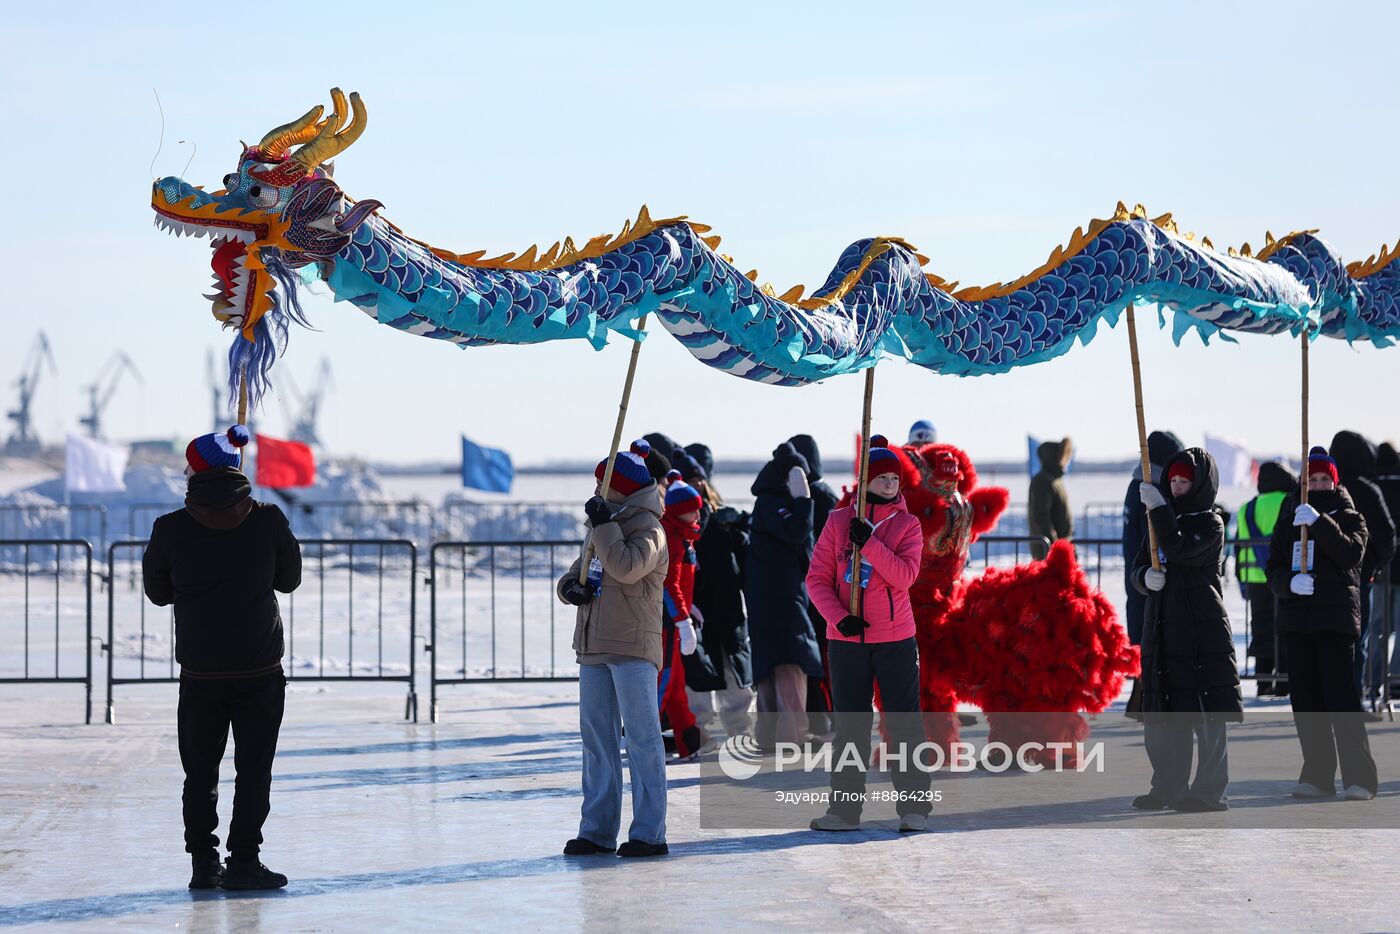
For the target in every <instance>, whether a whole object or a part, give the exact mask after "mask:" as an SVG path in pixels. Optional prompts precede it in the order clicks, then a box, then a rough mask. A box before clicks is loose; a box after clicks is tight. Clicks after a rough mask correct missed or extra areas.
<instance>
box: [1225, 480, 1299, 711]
mask: <svg viewBox="0 0 1400 934" xmlns="http://www.w3.org/2000/svg"><path fill="white" fill-rule="evenodd" d="M1297 489H1298V477H1297V475H1296V474H1294V473H1293V471H1292V470H1290V469H1289V467H1288V465H1287V464H1282V463H1279V462H1278V461H1265V462H1264V463H1262V464H1260V465H1259V480H1258V490H1259V495H1258V496H1255V497H1254V498H1253V499H1251V500H1250V501H1249V502H1247V503H1245V504H1244V505H1243V506H1241V507H1240V512H1239V524H1238V526H1237V527H1236V534H1235V539H1236V545H1235V577H1236V578H1237V579H1238V580H1239V582H1240V595H1241V596H1243V597H1244V598H1245V600H1246V601H1247V602H1248V603H1249V617H1250V624H1251V625H1250V639H1249V646H1248V647H1247V648H1246V649H1245V654H1246V655H1253V656H1254V662H1255V664H1254V672H1255V675H1256V676H1257V680H1256V682H1255V684H1256V686H1257V688H1258V694H1259V696H1260V697H1287V696H1288V680H1287V679H1286V678H1277V679H1276V678H1272V677H1269V675H1281V674H1285V673H1286V672H1287V671H1288V662H1287V656H1286V655H1284V654H1283V640H1282V638H1280V637H1279V635H1278V633H1277V631H1275V629H1274V613H1275V610H1276V604H1277V602H1278V601H1277V600H1275V599H1274V592H1273V591H1272V590H1270V589H1269V582H1268V579H1267V578H1266V577H1265V576H1264V566H1265V565H1266V564H1267V563H1268V561H1269V546H1268V545H1267V544H1266V543H1267V541H1268V539H1269V536H1270V535H1273V534H1274V527H1275V526H1276V525H1277V524H1278V522H1279V520H1280V519H1283V520H1284V521H1285V522H1288V521H1292V517H1288V518H1284V516H1283V513H1282V512H1280V509H1281V508H1282V506H1283V501H1284V500H1285V499H1287V498H1288V494H1289V493H1292V492H1295V491H1296V490H1297ZM1227 525H1228V523H1227ZM1247 541H1255V542H1259V543H1260V544H1258V545H1253V546H1245V545H1243V544H1240V543H1242V542H1247Z"/></svg>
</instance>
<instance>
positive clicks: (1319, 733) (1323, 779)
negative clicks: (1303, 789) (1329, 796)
mask: <svg viewBox="0 0 1400 934" xmlns="http://www.w3.org/2000/svg"><path fill="white" fill-rule="evenodd" d="M1283 638H1284V642H1285V643H1286V644H1287V646H1288V668H1289V671H1288V678H1289V685H1290V687H1291V693H1292V695H1293V713H1294V717H1293V722H1294V724H1295V726H1296V727H1297V730H1298V745H1300V746H1302V747H1303V771H1302V773H1301V774H1300V775H1299V776H1298V781H1300V782H1306V783H1307V784H1309V785H1315V786H1317V787H1318V788H1321V789H1323V790H1324V791H1335V790H1336V784H1335V781H1336V775H1337V763H1338V760H1340V762H1341V766H1342V787H1343V788H1344V789H1345V788H1350V787H1351V786H1352V785H1360V786H1361V787H1362V788H1365V789H1366V790H1367V791H1370V792H1371V793H1372V794H1374V793H1375V791H1376V789H1377V787H1378V785H1379V782H1378V780H1377V778H1376V761H1375V760H1374V759H1372V758H1371V744H1370V742H1369V741H1368V740H1367V739H1366V723H1365V721H1364V720H1363V719H1362V715H1361V713H1360V705H1361V696H1360V694H1359V693H1358V691H1357V688H1356V680H1355V678H1354V677H1353V671H1352V657H1353V653H1354V652H1355V650H1356V639H1355V638H1354V637H1352V636H1351V635H1348V634H1346V633H1340V632H1314V633H1296V632H1290V633H1285V634H1284V637H1283Z"/></svg>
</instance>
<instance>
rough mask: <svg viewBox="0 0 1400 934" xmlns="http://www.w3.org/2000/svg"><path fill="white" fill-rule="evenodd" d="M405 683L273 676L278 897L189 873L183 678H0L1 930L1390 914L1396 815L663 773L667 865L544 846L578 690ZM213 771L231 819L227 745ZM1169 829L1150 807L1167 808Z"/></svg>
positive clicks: (947, 922)
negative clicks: (425, 692)
mask: <svg viewBox="0 0 1400 934" xmlns="http://www.w3.org/2000/svg"><path fill="white" fill-rule="evenodd" d="M401 690H402V686H401V685H390V684H385V685H342V684H331V685H324V686H322V685H293V686H292V687H290V688H289V691H288V704H287V721H286V723H285V725H284V727H283V730H282V742H281V747H280V753H279V756H278V760H277V765H276V770H275V780H274V785H273V797H272V807H273V810H272V816H271V818H270V820H269V823H268V827H267V844H266V846H265V849H264V854H263V855H264V859H265V861H266V862H267V863H268V864H269V865H271V866H272V867H273V868H274V869H277V870H279V871H282V872H285V873H287V875H288V876H290V877H291V880H292V881H291V884H290V886H289V887H288V888H287V889H285V890H283V891H281V892H275V893H270V894H266V893H265V894H254V893H245V894H237V895H234V894H225V893H221V892H212V893H199V894H194V893H191V892H189V891H187V890H186V889H185V883H186V881H187V879H188V874H189V864H188V861H187V857H186V856H185V854H184V853H183V852H182V844H181V827H180V809H179V793H180V782H181V775H180V769H179V762H178V758H177V755H176V748H175V729H174V697H175V688H174V687H173V686H171V685H153V686H142V687H131V688H128V689H127V691H126V693H125V694H124V695H123V699H122V703H121V711H122V716H121V717H120V718H119V721H118V723H117V725H115V726H104V725H93V726H90V727H84V726H76V725H72V724H73V718H72V716H71V711H70V709H69V708H70V706H71V704H70V701H69V697H70V695H71V693H72V689H71V688H66V689H65V688H60V687H47V686H46V687H31V688H29V689H21V688H17V687H15V686H0V748H3V749H4V755H3V757H0V841H3V842H0V879H2V880H3V885H0V927H11V926H13V927H16V928H19V929H25V930H30V929H32V930H38V931H44V930H51V931H58V930H64V931H67V930H89V929H91V930H96V929H104V930H105V929H109V928H117V929H128V930H140V931H153V930H195V931H239V932H246V931H255V930H267V931H277V932H288V931H331V930H334V931H386V930H411V931H423V930H433V929H454V930H468V929H473V930H493V929H531V930H538V929H550V930H572V929H588V930H663V929H674V930H713V929H715V928H721V927H722V928H726V929H729V930H755V929H771V928H804V929H808V930H841V929H847V928H855V929H880V930H914V929H930V928H940V927H949V928H951V927H957V928H962V929H966V928H969V927H972V928H977V929H992V930H1052V929H1065V928H1075V929H1080V930H1084V929H1095V930H1110V931H1112V930H1186V929H1201V928H1207V927H1209V928H1212V929H1214V928H1220V929H1230V928H1243V927H1246V926H1247V927H1249V928H1260V929H1274V930H1338V929H1341V930H1383V929H1385V930H1394V929H1396V927H1397V925H1398V924H1400V895H1397V893H1396V892H1395V891H1394V890H1393V889H1392V888H1390V887H1389V886H1387V885H1385V884H1384V882H1383V878H1384V877H1383V876H1379V875H1378V873H1379V872H1381V871H1383V869H1384V867H1385V866H1386V865H1388V863H1389V861H1390V858H1391V855H1392V850H1393V847H1394V845H1395V843H1396V841H1397V835H1396V832H1395V831H1392V830H1384V831H1383V830H1262V829H1254V830H1228V829H1204V828H1197V829H1161V830H1158V829H1125V828H1122V827H1114V826H1105V827H1102V828H1097V827H1096V828H1094V829H1077V830H1068V829H1045V828H1043V827H1036V826H1029V825H1028V826H1010V827H1008V826H1006V825H1005V824H1004V823H999V824H998V825H997V829H978V828H977V827H976V826H975V825H969V824H967V823H966V822H958V823H957V824H956V825H955V826H954V827H952V828H948V827H945V828H944V829H942V830H940V828H939V822H938V819H937V816H936V815H935V819H934V822H933V824H932V828H933V832H930V833H926V834H921V835H909V836H900V835H898V834H896V833H894V832H892V830H891V822H890V821H889V820H887V819H877V820H874V821H873V822H872V823H871V825H870V826H869V829H867V830H862V831H861V832H858V833H855V834H849V835H838V836H836V837H833V836H829V835H819V834H815V833H811V832H807V831H759V832H754V831H714V830H702V829H701V828H700V820H699V814H698V809H699V807H700V804H699V799H700V795H699V788H700V785H701V766H699V765H696V764H687V765H678V766H672V767H671V769H670V773H669V774H670V779H671V790H670V817H669V822H668V823H669V839H670V843H671V847H672V850H671V856H669V857H667V858H665V859H661V860H653V861H640V862H624V861H619V860H617V859H615V858H611V857H607V858H593V859H584V860H576V859H568V858H565V857H563V856H561V855H560V854H559V850H560V847H561V846H562V844H563V842H564V840H566V839H567V838H568V837H570V836H572V835H573V832H574V830H575V828H576V821H577V813H578V805H579V800H580V799H579V793H578V781H579V779H578V772H579V744H578V739H577V733H576V723H577V706H576V699H577V693H576V687H575V686H574V685H572V684H543V685H476V686H470V687H456V688H452V689H449V690H447V691H445V692H444V693H443V696H442V707H443V709H442V721H441V722H440V723H438V724H436V725H433V724H429V723H427V722H426V721H425V722H423V723H420V724H417V725H413V724H408V723H404V722H403V721H402V720H400V719H399V715H400V714H401V712H402V695H401ZM65 691H66V692H67V693H65ZM224 770H225V771H224V775H225V779H226V780H225V782H224V786H223V789H222V791H223V793H222V795H221V797H222V801H221V810H222V813H223V816H224V819H225V822H226V819H227V815H228V805H229V802H230V799H231V797H232V795H231V792H232V786H231V781H230V780H231V778H232V775H231V771H232V763H231V758H230V760H226V762H225V766H224ZM1381 777H1382V783H1383V785H1382V796H1383V798H1386V797H1390V796H1392V795H1396V794H1397V793H1400V792H1397V788H1400V783H1397V782H1396V781H1395V779H1396V778H1397V777H1400V776H1396V775H1394V774H1390V775H1387V774H1385V773H1384V772H1383V773H1382V776H1381ZM1028 779H1029V780H1033V777H1031V776H1026V777H1024V778H1022V779H1015V780H1016V781H1025V780H1028ZM987 780H990V781H997V780H999V779H987ZM1393 800H1394V799H1393V798H1392V801H1393ZM1372 804H1374V805H1380V804H1382V801H1381V800H1378V801H1376V802H1372ZM1336 806H1337V807H1345V806H1347V805H1344V804H1342V803H1338V804H1337V805H1336ZM1368 806H1369V805H1364V804H1363V805H1361V807H1368ZM875 816H876V817H877V818H879V817H880V815H875ZM1217 816H1218V815H1213V816H1211V817H1210V818H1205V820H1210V819H1213V818H1214V817H1217ZM1172 820H1173V817H1172V816H1171V815H1165V816H1164V817H1163V819H1162V820H1161V823H1166V824H1169V823H1172ZM1368 880H1372V881H1368ZM1377 883H1379V884H1377Z"/></svg>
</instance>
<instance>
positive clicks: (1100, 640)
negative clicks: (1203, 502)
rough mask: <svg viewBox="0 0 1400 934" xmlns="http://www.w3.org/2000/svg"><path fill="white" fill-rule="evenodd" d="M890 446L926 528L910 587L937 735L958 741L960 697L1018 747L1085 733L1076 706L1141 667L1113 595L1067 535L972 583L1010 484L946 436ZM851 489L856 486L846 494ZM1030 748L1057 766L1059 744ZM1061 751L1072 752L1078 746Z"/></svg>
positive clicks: (1112, 690)
mask: <svg viewBox="0 0 1400 934" xmlns="http://www.w3.org/2000/svg"><path fill="white" fill-rule="evenodd" d="M872 440H875V439H872ZM894 450H895V452H896V453H897V454H898V455H899V459H900V465H901V468H902V473H903V477H902V483H901V488H902V492H903V493H904V497H905V500H906V501H907V503H908V507H909V511H910V513H912V514H913V515H915V516H917V517H918V519H919V522H920V523H921V524H922V525H923V529H924V556H923V565H922V567H921V569H920V571H919V577H918V580H917V581H915V583H914V586H913V587H912V588H910V592H909V596H910V600H911V602H912V603H913V605H914V616H915V619H916V621H917V623H918V629H917V630H916V638H917V640H918V644H919V695H920V701H921V703H922V708H923V711H924V730H925V733H926V734H927V735H928V738H929V740H930V741H932V742H936V743H939V744H940V745H942V746H943V748H944V751H945V752H947V751H948V747H949V744H951V743H952V742H954V741H956V740H957V738H958V719H957V715H956V713H955V712H954V711H956V709H957V705H958V702H959V701H960V700H961V701H969V702H971V703H974V704H976V705H978V706H979V707H981V708H982V709H983V710H985V711H987V724H988V742H1004V743H1006V744H1007V745H1008V746H1010V747H1011V749H1012V750H1013V751H1014V750H1016V749H1017V748H1018V747H1020V746H1021V745H1022V744H1023V743H1026V742H1039V743H1042V744H1045V743H1051V742H1070V743H1073V742H1075V741H1077V740H1083V739H1084V738H1085V737H1086V736H1087V735H1088V731H1089V727H1088V724H1087V723H1086V722H1085V720H1084V718H1083V717H1082V716H1080V713H1079V712H1081V711H1086V712H1090V713H1097V712H1099V711H1101V710H1103V709H1104V708H1105V707H1107V706H1108V705H1109V703H1111V702H1112V701H1113V699H1114V698H1115V697H1117V696H1118V693H1119V691H1120V690H1121V688H1122V686H1123V679H1124V677H1125V676H1127V675H1131V674H1136V673H1137V670H1138V654H1137V649H1136V648H1135V647H1133V646H1132V645H1130V644H1129V642H1128V636H1127V633H1126V632H1124V630H1123V627H1122V626H1120V625H1119V624H1118V619H1117V614H1116V613H1115V612H1114V609H1113V606H1112V604H1110V603H1109V601H1108V599H1107V598H1106V597H1104V595H1103V594H1102V593H1100V592H1099V591H1098V590H1096V589H1094V588H1093V587H1091V586H1090V584H1089V581H1088V579H1087V578H1086V577H1085V576H1084V572H1083V571H1082V570H1081V569H1080V568H1079V566H1078V564H1077V563H1076V562H1075V560H1074V550H1073V548H1072V547H1071V546H1070V545H1069V544H1068V543H1067V542H1057V543H1056V544H1055V546H1054V547H1053V548H1052V549H1051V551H1050V554H1049V555H1048V556H1047V557H1046V559H1045V560H1044V561H1035V562H1031V563H1029V564H1024V565H1019V566H1017V567H1014V568H1007V569H1001V568H990V569H988V570H987V572H986V573H985V574H984V575H983V576H982V577H980V578H978V579H975V580H972V581H966V582H965V581H964V580H963V569H964V568H965V567H966V565H967V558H968V552H969V550H970V547H971V545H972V543H973V542H974V541H976V539H977V537H978V536H979V535H982V534H984V533H986V532H988V531H990V530H991V529H992V528H993V527H994V526H995V525H996V522H997V519H998V518H1000V516H1001V514H1002V512H1004V511H1005V510H1006V504H1007V501H1008V499H1009V498H1010V494H1009V493H1008V492H1007V491H1006V490H1005V489H1003V488H1001V487H980V488H979V487H978V486H977V470H976V468H974V467H973V465H972V461H971V460H970V459H969V458H968V456H967V454H965V453H964V452H963V451H961V450H959V449H958V448H956V447H953V446H952V445H950V444H924V445H905V446H903V447H899V448H894ZM851 499H853V496H852V494H851V491H849V490H848V491H847V496H846V498H845V500H843V505H844V504H846V503H848V502H849V501H850V500H851ZM1027 758H1028V759H1035V758H1039V759H1040V760H1041V761H1042V763H1043V764H1046V765H1050V764H1053V761H1054V751H1053V750H1046V751H1045V752H1044V753H1043V754H1041V756H1039V757H1035V756H1028V757H1027ZM1061 761H1063V762H1064V763H1066V764H1068V763H1070V762H1072V761H1073V754H1072V751H1071V752H1067V753H1064V754H1063V756H1062V760H1061Z"/></svg>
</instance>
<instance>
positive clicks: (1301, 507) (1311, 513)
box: [1293, 503, 1322, 525]
mask: <svg viewBox="0 0 1400 934" xmlns="http://www.w3.org/2000/svg"><path fill="white" fill-rule="evenodd" d="M1320 515H1322V513H1320V512H1318V511H1317V510H1316V509H1314V508H1312V507H1311V506H1309V505H1308V504H1307V503H1299V504H1298V508H1297V509H1295V510H1293V524H1294V525H1312V524H1313V523H1314V522H1316V521H1317V518H1318V516H1320Z"/></svg>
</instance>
